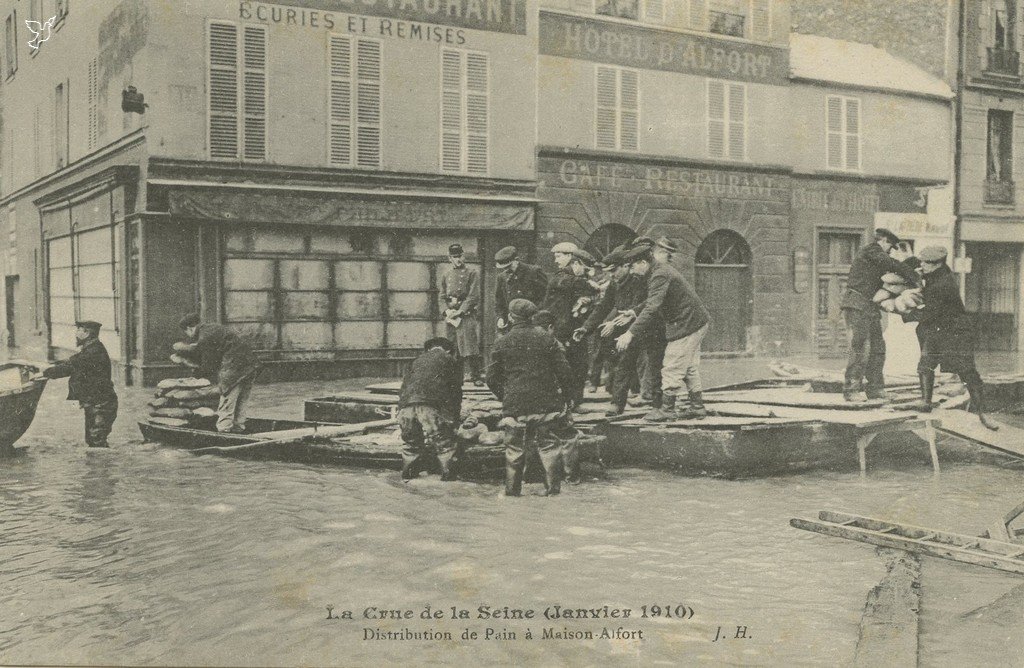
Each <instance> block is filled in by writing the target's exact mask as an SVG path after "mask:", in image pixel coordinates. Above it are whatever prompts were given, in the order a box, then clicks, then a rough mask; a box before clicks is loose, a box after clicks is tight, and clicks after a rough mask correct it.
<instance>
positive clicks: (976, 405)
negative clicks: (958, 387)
mask: <svg viewBox="0 0 1024 668" xmlns="http://www.w3.org/2000/svg"><path fill="white" fill-rule="evenodd" d="M984 387H985V386H984V385H983V384H982V383H971V384H970V385H968V386H967V393H968V394H970V395H971V405H970V406H969V408H968V410H970V411H971V412H972V413H977V414H978V420H980V421H981V424H982V425H983V426H984V427H985V428H986V429H991V430H992V431H999V425H997V424H996V423H994V422H992V421H991V420H989V419H988V418H987V417H986V416H985V390H984Z"/></svg>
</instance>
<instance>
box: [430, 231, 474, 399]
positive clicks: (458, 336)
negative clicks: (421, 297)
mask: <svg viewBox="0 0 1024 668" xmlns="http://www.w3.org/2000/svg"><path fill="white" fill-rule="evenodd" d="M448 261H449V262H450V263H451V265H452V268H451V269H449V270H448V271H447V272H445V274H444V276H442V277H441V290H440V294H439V295H438V296H439V298H440V300H441V313H443V314H444V319H445V322H446V323H447V325H448V338H449V339H451V340H452V341H454V342H455V347H456V349H457V351H458V355H459V357H460V358H461V359H462V360H463V362H464V363H465V364H467V365H468V366H469V379H470V380H471V381H472V382H473V384H474V385H476V386H477V387H483V384H484V382H483V377H482V376H481V372H482V371H483V358H482V357H481V356H480V318H479V309H480V273H479V272H478V271H477V270H476V269H474V268H472V267H468V266H466V256H465V251H463V249H462V245H461V244H452V245H451V246H449V247H448Z"/></svg>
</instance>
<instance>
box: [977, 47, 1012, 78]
mask: <svg viewBox="0 0 1024 668" xmlns="http://www.w3.org/2000/svg"><path fill="white" fill-rule="evenodd" d="M985 71H986V72H989V73H991V74H1002V75H1004V76H1011V77H1019V76H1020V53H1019V52H1017V51H1008V50H1007V49H997V48H995V47H991V46H990V47H988V66H987V67H986V68H985Z"/></svg>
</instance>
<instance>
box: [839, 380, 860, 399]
mask: <svg viewBox="0 0 1024 668" xmlns="http://www.w3.org/2000/svg"><path fill="white" fill-rule="evenodd" d="M858 394H860V386H859V385H854V384H850V383H846V384H844V385H843V401H851V402H852V401H860V400H861V399H860V397H859V396H857V395H858Z"/></svg>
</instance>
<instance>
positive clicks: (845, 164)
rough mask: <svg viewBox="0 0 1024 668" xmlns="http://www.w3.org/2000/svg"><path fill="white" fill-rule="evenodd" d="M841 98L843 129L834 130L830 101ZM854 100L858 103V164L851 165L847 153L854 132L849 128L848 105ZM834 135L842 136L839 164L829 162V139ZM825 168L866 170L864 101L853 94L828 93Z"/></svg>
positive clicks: (854, 170)
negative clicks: (830, 113)
mask: <svg viewBox="0 0 1024 668" xmlns="http://www.w3.org/2000/svg"><path fill="white" fill-rule="evenodd" d="M830 100H839V104H840V114H839V115H840V119H841V123H842V126H841V127H842V129H841V130H839V131H833V130H832V129H831V128H830V127H829V118H828V116H829V113H828V107H829V101H830ZM851 101H853V102H856V103H857V133H856V137H857V165H856V167H850V166H849V159H848V157H849V156H848V154H847V148H848V144H847V140H848V139H849V137H850V136H851V135H852V134H853V133H851V132H850V131H849V130H848V123H847V121H848V116H847V114H848V105H849V103H850V102H851ZM832 135H839V136H840V138H841V140H842V141H841V142H840V155H839V163H840V164H839V165H838V166H833V165H832V164H830V162H829V139H830V138H831V136H832ZM825 169H827V170H830V171H836V172H850V173H859V172H863V171H864V101H863V100H862V99H861V98H859V97H855V96H852V95H831V94H830V95H826V96H825Z"/></svg>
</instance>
